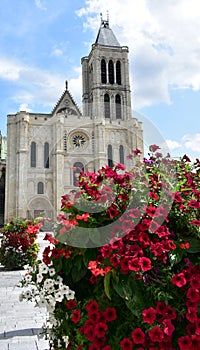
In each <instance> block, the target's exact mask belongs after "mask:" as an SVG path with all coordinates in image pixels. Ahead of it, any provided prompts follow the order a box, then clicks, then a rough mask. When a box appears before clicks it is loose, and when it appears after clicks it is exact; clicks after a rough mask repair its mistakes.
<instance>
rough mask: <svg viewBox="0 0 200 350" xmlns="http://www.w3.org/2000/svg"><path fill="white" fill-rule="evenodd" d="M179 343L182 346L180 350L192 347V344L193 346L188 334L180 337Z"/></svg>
mask: <svg viewBox="0 0 200 350" xmlns="http://www.w3.org/2000/svg"><path fill="white" fill-rule="evenodd" d="M178 345H179V347H180V350H189V349H191V346H192V341H191V338H190V337H189V336H188V335H186V336H183V337H180V338H178Z"/></svg>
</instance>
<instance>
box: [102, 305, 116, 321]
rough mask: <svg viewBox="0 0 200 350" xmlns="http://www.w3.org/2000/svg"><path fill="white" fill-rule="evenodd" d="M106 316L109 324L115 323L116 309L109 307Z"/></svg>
mask: <svg viewBox="0 0 200 350" xmlns="http://www.w3.org/2000/svg"><path fill="white" fill-rule="evenodd" d="M104 316H105V319H106V321H107V322H110V321H114V320H116V318H117V313H116V309H115V308H114V307H107V308H106V310H105V312H104Z"/></svg>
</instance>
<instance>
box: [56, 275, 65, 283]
mask: <svg viewBox="0 0 200 350" xmlns="http://www.w3.org/2000/svg"><path fill="white" fill-rule="evenodd" d="M62 281H63V279H62V277H61V276H58V277H57V278H56V280H55V284H60V283H62Z"/></svg>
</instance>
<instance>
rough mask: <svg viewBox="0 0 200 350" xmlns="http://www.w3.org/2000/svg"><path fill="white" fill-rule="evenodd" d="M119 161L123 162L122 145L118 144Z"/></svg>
mask: <svg viewBox="0 0 200 350" xmlns="http://www.w3.org/2000/svg"><path fill="white" fill-rule="evenodd" d="M119 162H120V163H121V164H124V147H123V146H122V145H120V146H119Z"/></svg>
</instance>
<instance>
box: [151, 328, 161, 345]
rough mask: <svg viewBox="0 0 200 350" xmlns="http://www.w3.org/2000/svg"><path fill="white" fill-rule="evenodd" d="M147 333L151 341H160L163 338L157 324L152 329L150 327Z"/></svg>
mask: <svg viewBox="0 0 200 350" xmlns="http://www.w3.org/2000/svg"><path fill="white" fill-rule="evenodd" d="M148 335H149V338H150V339H151V340H152V341H153V342H158V343H160V342H161V341H162V340H163V338H164V334H163V331H162V329H160V327H158V326H155V327H153V328H152V329H150V331H149V332H148Z"/></svg>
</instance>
